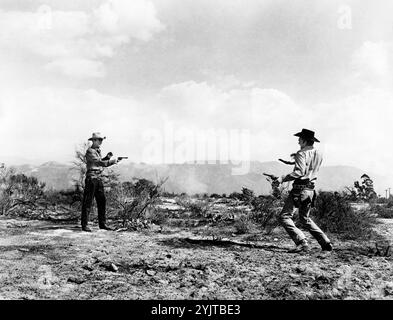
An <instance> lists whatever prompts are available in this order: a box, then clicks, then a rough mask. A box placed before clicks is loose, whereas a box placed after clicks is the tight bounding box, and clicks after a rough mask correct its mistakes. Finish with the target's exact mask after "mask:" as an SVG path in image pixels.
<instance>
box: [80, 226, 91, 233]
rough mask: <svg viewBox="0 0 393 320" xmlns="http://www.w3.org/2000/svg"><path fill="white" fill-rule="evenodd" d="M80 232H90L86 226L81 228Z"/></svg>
mask: <svg viewBox="0 0 393 320" xmlns="http://www.w3.org/2000/svg"><path fill="white" fill-rule="evenodd" d="M82 231H85V232H91V229H90V228H89V227H88V226H82Z"/></svg>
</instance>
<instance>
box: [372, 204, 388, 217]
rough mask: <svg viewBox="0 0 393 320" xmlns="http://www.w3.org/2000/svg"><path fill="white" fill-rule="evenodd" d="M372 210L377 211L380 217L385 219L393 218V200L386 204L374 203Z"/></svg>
mask: <svg viewBox="0 0 393 320" xmlns="http://www.w3.org/2000/svg"><path fill="white" fill-rule="evenodd" d="M370 211H371V212H373V213H375V214H376V215H377V216H378V217H380V218H384V219H393V202H387V203H385V204H373V205H371V208H370Z"/></svg>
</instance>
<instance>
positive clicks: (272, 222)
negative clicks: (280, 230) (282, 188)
mask: <svg viewBox="0 0 393 320" xmlns="http://www.w3.org/2000/svg"><path fill="white" fill-rule="evenodd" d="M280 204H281V203H280V202H279V201H278V200H277V199H275V198H274V197H273V196H267V197H265V196H259V197H255V198H254V199H252V201H251V207H252V210H251V215H250V217H251V219H252V220H254V221H255V222H256V223H258V224H259V225H260V226H261V227H262V228H263V229H265V231H267V233H270V232H271V231H272V230H273V229H274V228H275V227H276V226H278V220H277V214H278V212H279V211H280Z"/></svg>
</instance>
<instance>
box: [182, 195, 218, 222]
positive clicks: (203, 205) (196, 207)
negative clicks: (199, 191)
mask: <svg viewBox="0 0 393 320" xmlns="http://www.w3.org/2000/svg"><path fill="white" fill-rule="evenodd" d="M176 202H177V204H178V205H179V206H181V207H183V208H184V210H185V211H187V212H189V213H191V215H193V216H197V217H198V216H200V217H207V216H208V214H209V212H210V209H211V207H212V205H213V204H212V203H210V202H209V200H191V199H189V198H187V197H180V198H178V199H177V200H176Z"/></svg>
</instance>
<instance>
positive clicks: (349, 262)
mask: <svg viewBox="0 0 393 320" xmlns="http://www.w3.org/2000/svg"><path fill="white" fill-rule="evenodd" d="M217 228H218V226H217ZM225 228H226V229H225ZM225 228H224V229H225V230H226V233H225V236H226V238H227V239H228V240H233V241H237V242H238V244H237V243H236V242H235V243H230V242H219V241H216V242H215V241H211V237H210V238H208V237H207V236H206V232H205V231H204V230H206V226H203V225H201V226H192V227H187V226H181V227H169V226H165V227H164V228H163V229H161V228H159V227H157V228H152V229H149V230H145V231H133V232H113V231H103V230H98V229H97V226H96V225H94V224H93V232H92V233H85V232H81V230H80V228H79V225H78V224H76V223H58V222H56V223H55V222H48V221H34V220H24V219H10V218H4V217H3V218H0V299H392V298H393V266H392V256H391V255H388V256H384V254H385V253H386V252H385V251H386V248H387V247H386V245H387V244H388V243H390V244H391V243H392V241H393V219H390V220H388V219H385V220H382V219H381V220H380V221H379V224H378V225H377V226H376V231H377V232H378V234H380V235H381V236H383V237H384V239H385V240H384V241H382V240H378V241H369V242H363V243H359V242H354V241H345V242H343V241H338V240H337V239H336V238H334V237H332V239H333V243H334V247H335V250H334V252H332V253H321V251H320V248H319V246H318V244H317V243H316V242H315V241H314V240H311V239H310V241H311V244H312V251H311V252H310V253H307V254H302V255H299V254H291V253H289V252H288V249H290V248H292V247H293V244H292V243H291V241H290V240H289V239H288V237H287V236H286V234H284V233H283V231H282V230H281V228H277V229H275V230H274V232H273V234H271V235H263V234H261V232H259V231H258V230H256V231H253V234H246V235H242V236H240V235H235V234H233V230H232V229H231V226H230V225H229V226H226V227H225ZM222 229H223V228H222V227H221V228H220V230H222ZM217 232H218V231H217ZM190 239H191V240H190ZM250 239H251V240H252V241H250ZM376 243H377V246H378V248H379V249H377V248H376ZM239 244H244V245H239ZM251 245H253V246H254V247H252V246H251ZM382 247H383V249H381V248H382Z"/></svg>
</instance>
